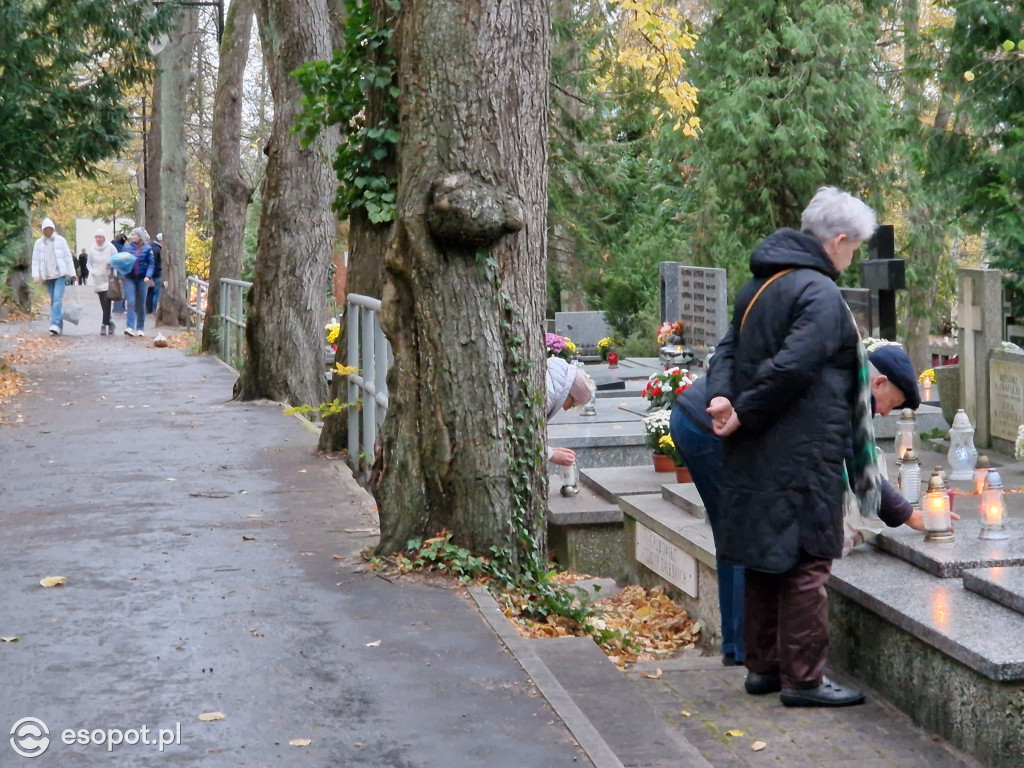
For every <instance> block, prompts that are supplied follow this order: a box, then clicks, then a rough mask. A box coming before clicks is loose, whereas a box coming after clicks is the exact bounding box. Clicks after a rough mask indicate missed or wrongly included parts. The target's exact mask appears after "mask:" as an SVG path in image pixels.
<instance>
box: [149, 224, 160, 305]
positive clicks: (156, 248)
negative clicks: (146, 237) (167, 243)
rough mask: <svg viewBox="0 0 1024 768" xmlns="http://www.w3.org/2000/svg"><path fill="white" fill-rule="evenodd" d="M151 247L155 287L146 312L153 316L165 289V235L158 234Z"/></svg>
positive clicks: (150, 294) (151, 289)
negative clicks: (163, 280) (161, 293)
mask: <svg viewBox="0 0 1024 768" xmlns="http://www.w3.org/2000/svg"><path fill="white" fill-rule="evenodd" d="M149 247H150V250H152V251H153V286H152V287H151V288H150V289H149V293H148V294H147V296H146V312H148V313H149V314H152V313H154V312H156V305H157V304H158V303H160V292H161V290H162V287H163V282H162V279H163V248H164V233H163V232H158V233H157V235H156V237H155V238H153V242H151V243H150V244H149Z"/></svg>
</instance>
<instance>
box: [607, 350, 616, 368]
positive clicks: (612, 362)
mask: <svg viewBox="0 0 1024 768" xmlns="http://www.w3.org/2000/svg"><path fill="white" fill-rule="evenodd" d="M608 367H609V368H618V367H619V353H618V352H616V351H615V350H614V349H610V350H608Z"/></svg>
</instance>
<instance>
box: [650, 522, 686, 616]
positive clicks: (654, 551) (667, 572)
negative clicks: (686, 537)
mask: <svg viewBox="0 0 1024 768" xmlns="http://www.w3.org/2000/svg"><path fill="white" fill-rule="evenodd" d="M636 559H637V562H639V563H643V564H644V565H646V566H647V567H648V568H650V569H651V570H652V571H654V572H655V573H656V574H658V575H659V576H661V578H663V579H665V581H667V582H668V583H669V584H674V585H675V586H677V587H679V588H680V589H681V590H683V592H685V593H686V594H688V595H689V596H690V597H696V596H697V558H695V557H693V556H692V555H688V554H687V553H686V552H683V550H681V549H680V548H679V547H677V546H676V545H675V544H673V543H672V542H670V541H669V540H668V539H666V538H665V537H664V536H662V535H661V534H659V533H655V532H654V531H652V530H651V529H650V528H647V527H646V526H644V525H642V524H641V523H639V522H638V523H637V524H636Z"/></svg>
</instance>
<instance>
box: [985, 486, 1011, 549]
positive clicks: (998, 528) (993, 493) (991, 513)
mask: <svg viewBox="0 0 1024 768" xmlns="http://www.w3.org/2000/svg"><path fill="white" fill-rule="evenodd" d="M1003 493H1004V491H1003V479H1002V478H1001V477H1000V476H999V473H998V472H996V471H995V470H994V469H990V470H989V471H988V473H987V474H986V475H985V490H983V491H982V492H981V501H980V503H979V505H978V511H979V512H980V513H981V533H980V534H979V535H978V538H980V539H1008V538H1009V536H1007V535H1006V534H1005V533H1003V518H1004V517H1005V515H1006V501H1005V499H1004V497H1003Z"/></svg>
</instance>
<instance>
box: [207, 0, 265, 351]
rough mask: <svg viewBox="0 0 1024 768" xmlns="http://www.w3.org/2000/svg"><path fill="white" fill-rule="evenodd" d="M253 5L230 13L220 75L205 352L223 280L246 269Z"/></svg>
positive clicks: (238, 4)
mask: <svg viewBox="0 0 1024 768" xmlns="http://www.w3.org/2000/svg"><path fill="white" fill-rule="evenodd" d="M253 13H254V6H253V0H234V2H232V3H231V5H230V7H229V8H228V16H227V20H226V22H225V25H224V36H223V38H222V41H221V46H220V70H219V71H218V73H217V93H216V95H215V96H214V103H213V127H212V134H213V135H212V137H211V142H212V144H213V163H212V167H211V169H210V171H211V173H210V186H211V194H212V195H213V248H212V250H211V251H210V291H209V293H208V294H207V304H206V309H207V313H206V322H205V323H204V325H203V352H211V351H215V350H216V349H217V347H218V345H219V343H220V334H221V332H222V329H221V327H220V322H219V317H218V314H217V311H218V307H220V280H221V278H231V279H234V280H237V279H238V278H239V276H240V275H241V270H242V250H243V241H244V239H245V212H246V208H247V207H248V205H249V201H250V198H251V197H252V188H251V187H250V186H249V185H248V184H247V183H246V181H245V178H244V177H243V176H242V164H241V160H240V158H239V146H240V144H241V141H242V77H243V75H244V74H245V63H246V61H247V60H248V58H249V39H250V36H251V31H252V20H253Z"/></svg>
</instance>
